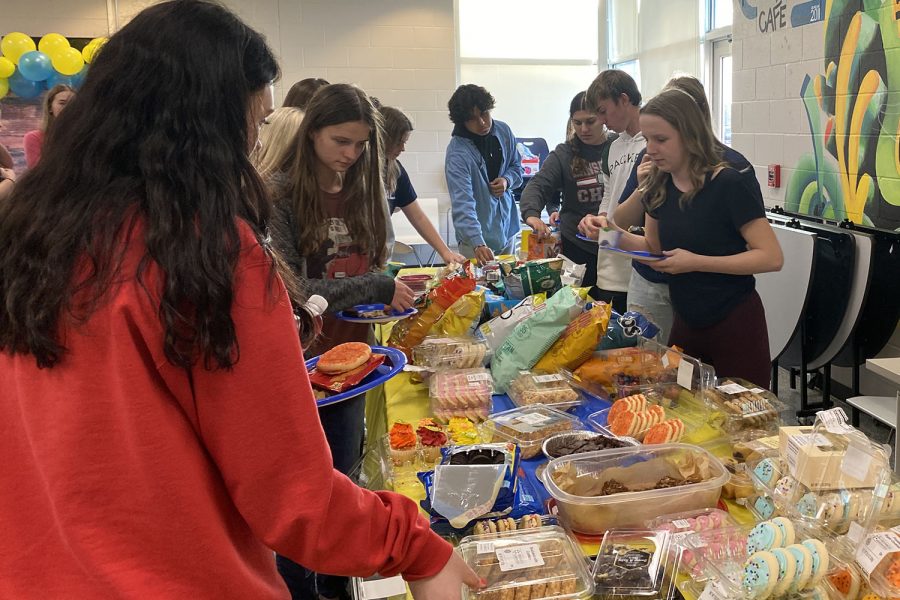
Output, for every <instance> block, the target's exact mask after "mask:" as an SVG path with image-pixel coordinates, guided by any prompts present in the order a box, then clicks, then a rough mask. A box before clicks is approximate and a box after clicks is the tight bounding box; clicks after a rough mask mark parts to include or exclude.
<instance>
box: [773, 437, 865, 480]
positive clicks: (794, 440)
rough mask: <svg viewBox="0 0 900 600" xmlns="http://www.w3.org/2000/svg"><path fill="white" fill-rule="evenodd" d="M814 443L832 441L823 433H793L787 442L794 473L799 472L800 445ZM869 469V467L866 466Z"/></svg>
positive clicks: (788, 460)
mask: <svg viewBox="0 0 900 600" xmlns="http://www.w3.org/2000/svg"><path fill="white" fill-rule="evenodd" d="M809 444H813V445H815V446H830V445H831V443H830V442H829V441H828V438H826V437H825V436H824V435H822V434H821V433H803V434H800V435H792V436H790V437H789V438H788V443H787V463H788V468H789V469H790V471H791V474H792V475H796V474H797V458H798V457H799V456H800V446H807V445H809ZM866 468H867V469H868V467H866Z"/></svg>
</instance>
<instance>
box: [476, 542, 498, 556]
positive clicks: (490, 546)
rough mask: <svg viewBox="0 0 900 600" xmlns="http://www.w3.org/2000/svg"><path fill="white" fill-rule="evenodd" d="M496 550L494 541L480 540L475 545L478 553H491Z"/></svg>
mask: <svg viewBox="0 0 900 600" xmlns="http://www.w3.org/2000/svg"><path fill="white" fill-rule="evenodd" d="M493 551H494V542H478V544H476V545H475V552H476V553H477V554H491V553H492V552H493Z"/></svg>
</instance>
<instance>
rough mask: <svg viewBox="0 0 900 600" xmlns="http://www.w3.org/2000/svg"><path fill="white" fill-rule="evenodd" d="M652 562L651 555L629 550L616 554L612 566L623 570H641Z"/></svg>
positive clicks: (641, 551)
mask: <svg viewBox="0 0 900 600" xmlns="http://www.w3.org/2000/svg"><path fill="white" fill-rule="evenodd" d="M651 560H653V554H651V553H650V552H645V551H643V550H629V551H628V552H623V553H622V554H617V555H616V558H615V560H614V561H613V564H614V565H615V566H617V567H622V568H624V569H629V570H631V569H642V568H644V567H646V566H647V565H649V564H650V561H651Z"/></svg>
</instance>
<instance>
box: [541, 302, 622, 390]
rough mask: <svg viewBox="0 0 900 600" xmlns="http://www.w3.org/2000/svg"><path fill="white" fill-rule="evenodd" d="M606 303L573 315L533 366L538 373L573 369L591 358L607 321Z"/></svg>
mask: <svg viewBox="0 0 900 600" xmlns="http://www.w3.org/2000/svg"><path fill="white" fill-rule="evenodd" d="M611 310H612V309H611V307H610V306H609V304H606V303H603V302H598V303H596V304H594V305H593V306H592V307H591V308H590V309H589V310H586V311H584V312H583V313H581V314H580V315H578V317H576V318H575V320H573V321H572V322H571V323H569V325H568V326H567V327H566V329H565V331H563V333H562V335H561V336H559V339H558V340H556V342H554V344H553V345H552V346H550V349H549V350H547V353H546V354H544V356H542V357H541V359H540V360H539V361H537V363H535V365H534V370H535V371H539V372H541V373H555V372H556V371H558V370H559V369H574V368H575V367H577V366H578V365H580V364H581V363H583V362H584V361H586V360H587V359H589V358H590V357H591V354H592V353H593V352H594V348H596V347H597V343H598V342H599V341H600V338H601V337H603V334H604V333H606V327H607V324H608V323H609V315H610V312H611Z"/></svg>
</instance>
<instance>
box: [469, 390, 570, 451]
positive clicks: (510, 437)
mask: <svg viewBox="0 0 900 600" xmlns="http://www.w3.org/2000/svg"><path fill="white" fill-rule="evenodd" d="M580 428H581V423H580V421H579V420H578V418H577V417H573V416H572V415H569V414H566V413H564V412H562V411H560V410H557V409H555V408H553V407H550V406H544V405H543V404H535V405H532V406H524V407H522V408H513V409H511V410H505V411H503V412H499V413H496V414H494V415H491V418H490V420H488V421H486V422H485V423H484V425H483V426H482V435H483V436H485V437H491V438H492V439H493V440H495V441H496V440H498V439H499V440H501V441H507V442H514V443H515V444H516V445H517V446H519V450H520V451H521V453H522V458H526V459H527V458H533V457H535V456H537V455H538V454H540V453H541V444H543V442H544V440H546V439H547V438H549V437H550V436H552V435H555V434H557V433H562V432H565V431H573V430H576V429H580Z"/></svg>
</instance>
